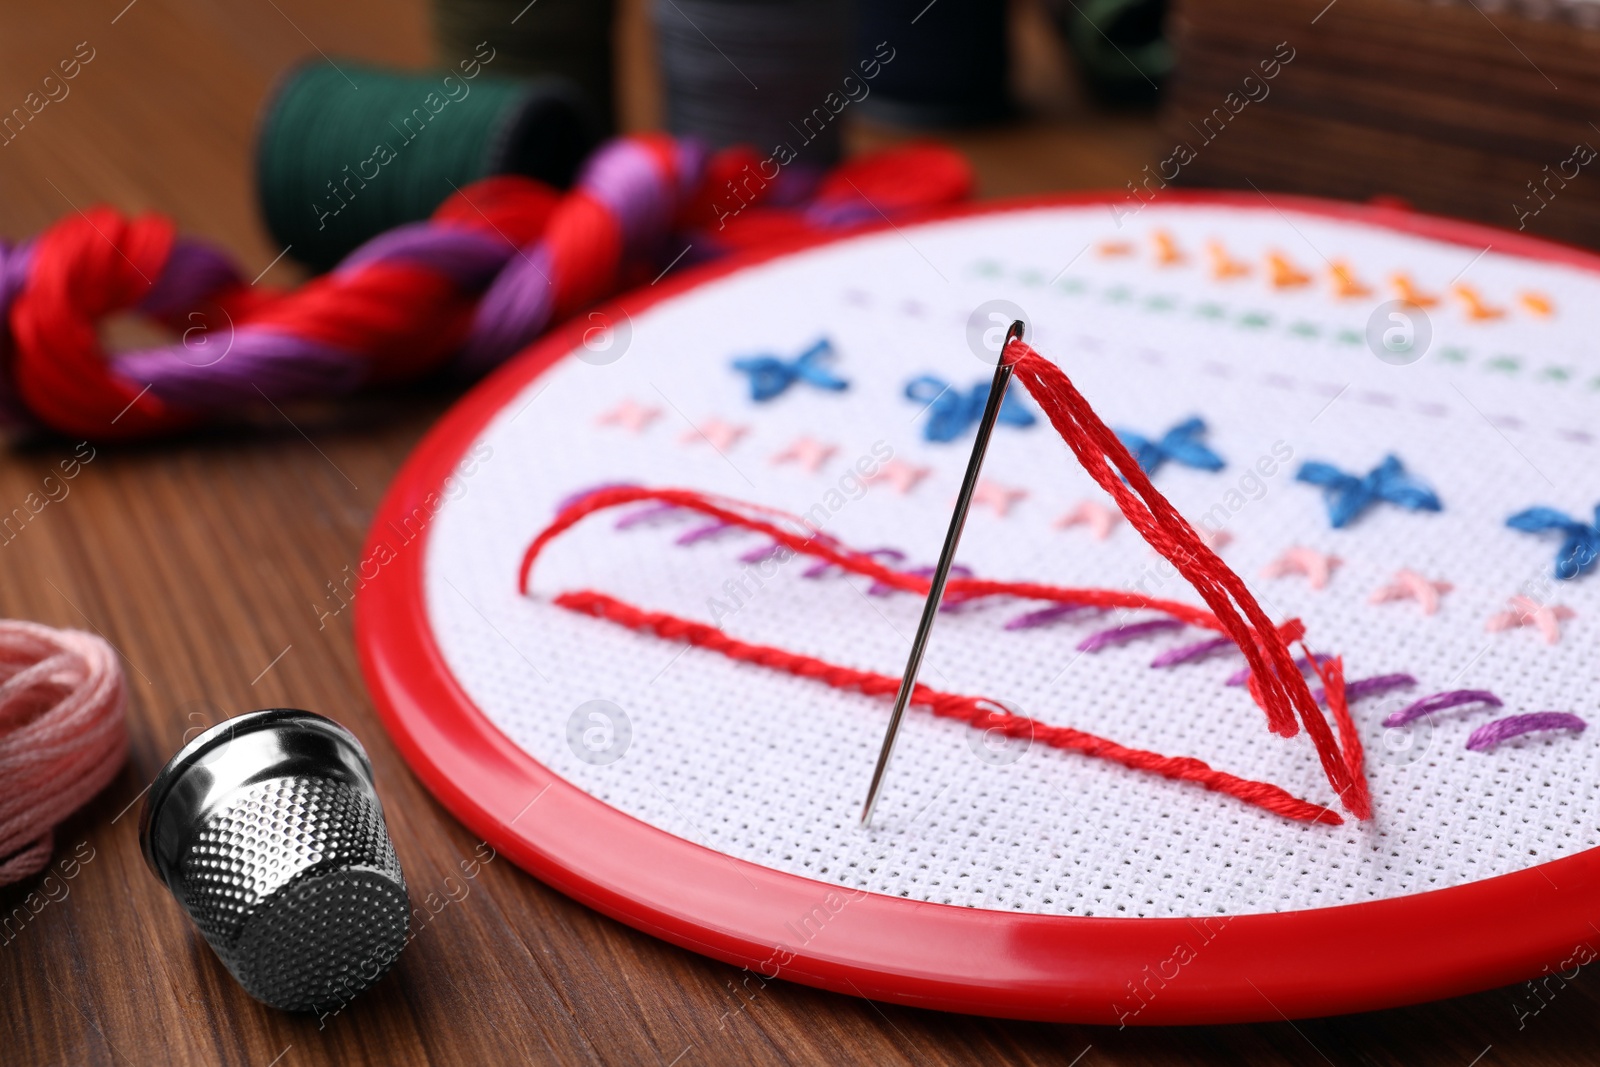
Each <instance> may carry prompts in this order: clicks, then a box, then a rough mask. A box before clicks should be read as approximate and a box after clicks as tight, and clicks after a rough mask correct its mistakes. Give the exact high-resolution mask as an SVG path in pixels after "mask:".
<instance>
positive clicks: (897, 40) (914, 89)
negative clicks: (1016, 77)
mask: <svg viewBox="0 0 1600 1067" xmlns="http://www.w3.org/2000/svg"><path fill="white" fill-rule="evenodd" d="M1006 7H1007V5H1006V4H1004V3H999V2H997V0H938V3H934V4H929V3H928V2H927V0H861V3H860V19H861V22H860V28H859V31H858V33H857V42H858V45H857V47H858V48H859V49H860V50H861V51H862V54H864V55H870V54H872V50H873V49H874V48H876V47H877V46H878V44H879V43H880V42H883V41H887V42H888V43H889V45H890V46H891V47H893V48H894V50H895V60H894V62H893V63H888V64H885V65H884V68H883V74H882V76H881V77H879V79H878V82H877V84H876V85H875V86H874V87H873V92H872V96H871V97H869V98H868V99H867V100H865V101H864V102H863V104H862V109H863V111H864V112H865V113H866V114H868V115H871V116H872V117H873V118H875V119H879V120H881V121H883V122H889V123H893V124H895V125H897V126H918V127H946V126H974V125H979V124H982V123H986V122H995V121H998V120H1001V119H1005V118H1007V117H1009V116H1010V115H1011V114H1012V111H1013V107H1012V103H1011V92H1010V88H1009V86H1008V84H1007V78H1008V76H1009V71H1010V65H1011V61H1010V46H1009V44H1008V42H1007V39H1006Z"/></svg>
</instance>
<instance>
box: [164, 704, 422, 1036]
mask: <svg viewBox="0 0 1600 1067" xmlns="http://www.w3.org/2000/svg"><path fill="white" fill-rule="evenodd" d="M139 845H140V847H141V848H142V849H143V850H144V858H145V860H146V862H148V863H149V864H150V869H151V870H153V871H155V873H156V877H158V878H160V879H161V880H162V881H163V882H165V883H166V885H167V888H168V889H170V890H171V891H172V895H173V896H175V897H177V899H178V903H180V904H181V905H183V909H184V910H185V911H186V912H188V914H189V917H190V918H191V919H193V920H194V923H195V925H196V926H198V927H199V928H200V932H201V933H202V934H204V935H205V939H206V941H207V942H208V943H209V944H210V945H211V948H212V950H213V951H215V952H216V954H217V956H218V958H219V959H221V960H222V962H223V963H224V964H225V965H226V966H227V968H228V970H229V971H231V972H232V973H233V976H234V977H235V978H237V979H238V980H239V984H240V985H242V986H244V988H245V991H246V992H248V993H249V994H250V995H251V996H253V997H255V998H256V999H257V1000H261V1001H264V1002H265V1003H267V1004H270V1005H272V1006H273V1007H277V1008H283V1009H285V1010H288V1011H330V1010H334V1009H336V1008H338V1007H340V1006H342V1005H343V1004H345V1003H346V1002H348V1001H349V1000H350V999H351V998H352V997H354V996H355V995H356V994H357V993H360V992H361V991H362V990H364V989H366V988H367V987H368V986H370V985H372V984H373V983H374V982H376V981H377V980H378V979H379V978H381V977H382V976H383V975H384V973H385V972H387V971H388V970H389V968H390V967H391V966H392V965H393V964H394V961H395V960H396V959H397V958H398V957H399V955H400V950H401V949H402V948H404V947H405V944H406V932H407V928H408V926H409V923H410V915H411V907H410V902H409V900H408V899H407V897H406V883H405V878H404V877H403V876H402V875H401V873H400V863H399V861H398V860H396V859H395V854H394V845H393V844H392V843H391V842H390V840H389V832H388V830H387V828H386V827H385V826H384V822H383V808H382V806H381V805H380V804H379V802H378V794H377V791H376V790H375V789H374V788H373V783H372V764H371V763H370V762H369V761H368V760H367V754H366V752H364V751H363V750H362V748H361V744H360V743H359V742H358V741H357V740H356V739H355V737H354V736H353V735H352V734H351V733H350V731H348V730H346V729H345V728H344V727H342V726H340V725H339V724H338V723H336V722H333V721H332V720H330V719H325V718H323V717H322V716H320V715H313V714H312V713H310V712H308V711H297V710H295V709H293V708H271V709H268V710H265V711H253V712H250V713H248V714H245V715H239V716H236V717H234V718H232V719H229V720H227V721H226V722H223V723H220V724H218V725H217V726H214V727H212V728H211V729H209V730H207V731H206V732H205V733H203V734H201V735H200V736H199V737H197V738H195V739H194V740H193V741H191V742H189V743H188V744H187V745H185V746H184V747H183V749H182V750H181V751H179V752H178V754H177V755H176V756H173V757H172V759H171V760H170V761H169V762H168V763H167V765H166V766H165V767H163V768H162V770H161V773H160V774H159V775H157V776H156V780H155V782H154V783H152V785H151V787H150V791H149V793H148V794H147V795H146V796H145V801H144V807H143V809H142V811H141V813H140V819H139Z"/></svg>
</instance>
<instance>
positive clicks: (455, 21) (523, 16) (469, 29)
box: [433, 0, 616, 132]
mask: <svg viewBox="0 0 1600 1067" xmlns="http://www.w3.org/2000/svg"><path fill="white" fill-rule="evenodd" d="M615 6H616V5H615V4H614V3H613V0H538V2H537V3H529V2H528V0H434V4H433V24H434V31H435V34H436V36H437V37H438V44H437V48H436V54H437V56H438V59H439V64H440V65H441V66H443V67H453V66H455V64H456V62H457V61H458V60H459V59H460V58H461V57H463V56H470V55H472V54H473V50H474V49H475V48H477V47H478V44H479V42H481V41H487V42H488V43H489V44H490V46H492V47H493V48H494V49H495V50H496V51H497V52H498V53H499V55H498V57H497V58H496V59H495V63H496V71H495V73H496V74H498V75H500V76H501V77H507V78H544V77H549V76H551V75H557V76H559V77H563V78H566V79H567V80H568V81H570V82H572V83H573V84H574V85H577V86H578V87H580V88H581V89H582V90H583V91H584V94H585V95H586V96H587V97H588V98H589V99H590V100H592V101H593V102H594V104H595V110H596V112H597V114H598V117H599V118H600V120H601V122H602V124H603V126H604V128H605V130H606V132H609V131H611V130H612V129H614V128H615V126H616V121H615V117H614V100H615V93H614V85H615V74H614V66H613V61H612V33H613V30H612V27H613V24H614V22H615Z"/></svg>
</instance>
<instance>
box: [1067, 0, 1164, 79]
mask: <svg viewBox="0 0 1600 1067" xmlns="http://www.w3.org/2000/svg"><path fill="white" fill-rule="evenodd" d="M1045 6H1046V8H1047V9H1048V11H1049V12H1050V16H1051V18H1053V19H1054V20H1055V23H1056V26H1057V27H1058V28H1059V29H1060V31H1061V35H1062V36H1063V37H1065V38H1066V41H1067V45H1068V47H1070V48H1071V49H1072V54H1073V56H1074V57H1075V58H1076V59H1077V61H1078V71H1079V74H1080V75H1081V76H1082V78H1083V81H1084V84H1086V85H1087V86H1088V87H1089V90H1090V92H1092V93H1094V95H1095V96H1096V97H1097V98H1099V99H1100V100H1101V101H1103V102H1105V103H1108V104H1153V103H1155V102H1156V98H1157V94H1158V93H1159V92H1160V87H1161V84H1162V83H1163V82H1164V81H1165V80H1166V78H1167V75H1169V74H1171V73H1172V61H1173V50H1172V45H1171V43H1170V42H1168V41H1167V39H1166V36H1165V33H1164V32H1163V30H1164V25H1165V23H1166V12H1167V4H1166V0H1047V2H1046V5H1045Z"/></svg>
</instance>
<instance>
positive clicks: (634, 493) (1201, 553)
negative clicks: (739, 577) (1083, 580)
mask: <svg viewBox="0 0 1600 1067" xmlns="http://www.w3.org/2000/svg"><path fill="white" fill-rule="evenodd" d="M1006 351H1007V354H1008V355H1009V354H1010V353H1012V352H1016V353H1018V355H1017V358H1016V359H1015V366H1016V377H1017V378H1018V380H1020V381H1021V382H1022V383H1023V385H1024V386H1025V387H1026V388H1027V389H1028V391H1029V392H1030V393H1031V394H1032V395H1033V397H1034V399H1035V400H1036V401H1038V403H1039V405H1040V407H1042V408H1043V409H1044V411H1045V414H1046V415H1047V416H1048V418H1049V419H1050V423H1051V425H1052V426H1054V427H1055V428H1056V431H1057V432H1058V433H1059V434H1060V435H1061V437H1062V440H1064V441H1065V442H1066V443H1067V445H1068V446H1069V447H1070V448H1071V449H1072V452H1073V454H1074V455H1075V456H1076V457H1077V458H1078V462H1079V463H1080V464H1082V466H1083V468H1084V469H1085V470H1086V471H1088V472H1089V474H1090V476H1091V477H1093V478H1094V479H1095V481H1096V482H1098V483H1099V485H1100V486H1101V488H1103V489H1105V491H1106V492H1108V493H1110V494H1111V496H1112V498H1113V499H1114V500H1115V501H1116V502H1117V506H1118V508H1120V509H1121V511H1122V513H1123V515H1124V516H1126V517H1127V519H1128V521H1129V522H1130V523H1131V524H1132V525H1133V526H1134V528H1135V529H1137V530H1138V531H1139V533H1140V535H1141V536H1143V537H1144V539H1145V541H1147V542H1148V543H1149V544H1150V546H1151V547H1152V548H1154V549H1156V550H1157V551H1158V552H1160V553H1161V554H1162V555H1163V556H1165V557H1166V558H1167V559H1168V560H1169V561H1170V562H1171V563H1172V564H1173V565H1174V566H1175V567H1176V568H1177V569H1178V571H1179V573H1180V574H1182V575H1183V577H1184V578H1185V580H1187V581H1188V582H1189V584H1190V585H1191V586H1193V587H1194V589H1195V591H1196V592H1198V593H1199V594H1200V596H1201V597H1202V598H1203V599H1204V600H1205V602H1206V603H1207V605H1209V606H1210V608H1211V611H1210V612H1206V611H1204V610H1202V609H1200V608H1197V607H1195V606H1193V605H1189V604H1183V603H1179V602H1177V601H1172V600H1161V599H1157V598H1153V597H1147V596H1144V595H1142V594H1139V593H1132V592H1123V591H1118V590H1112V589H1085V588H1071V587H1063V586H1054V585H1046V584H1043V583H1036V582H1002V581H995V580H991V579H981V578H952V579H951V580H950V582H949V584H948V585H947V586H946V595H947V596H948V597H950V598H951V599H961V600H967V599H972V598H975V597H982V596H1001V595H1004V596H1017V597H1023V598H1027V599H1034V600H1044V601H1054V602H1057V603H1065V604H1084V605H1089V606H1092V607H1122V608H1136V609H1141V608H1142V609H1147V610H1152V611H1159V612H1162V613H1164V614H1166V615H1168V616H1170V617H1172V618H1175V619H1179V620H1181V621H1183V622H1185V623H1188V624H1190V625H1193V626H1199V627H1204V628H1206V629H1209V630H1217V631H1220V632H1222V633H1225V634H1226V635H1227V636H1228V637H1230V638H1231V639H1232V640H1233V642H1234V644H1236V645H1237V646H1238V647H1239V650H1240V651H1241V652H1242V653H1243V654H1244V656H1245V658H1246V660H1247V661H1248V663H1249V668H1250V693H1251V695H1252V697H1253V698H1254V699H1255V701H1256V703H1257V704H1258V705H1260V707H1261V708H1262V710H1263V711H1264V712H1265V713H1266V716H1267V724H1268V726H1269V727H1270V728H1271V729H1272V731H1273V732H1274V733H1277V734H1280V735H1282V736H1284V737H1292V736H1294V735H1295V734H1296V733H1297V732H1298V725H1297V722H1296V719H1297V718H1298V720H1299V723H1302V724H1304V726H1305V729H1306V732H1307V733H1308V734H1309V735H1310V737H1311V741H1312V744H1313V745H1314V747H1315V748H1316V750H1317V758H1318V759H1319V761H1320V762H1321V764H1322V770H1323V773H1324V775H1326V776H1327V779H1328V783H1329V785H1331V786H1332V787H1333V789H1334V791H1335V793H1337V794H1338V796H1339V798H1340V800H1341V801H1342V802H1343V803H1344V805H1345V807H1346V808H1348V809H1349V811H1350V812H1351V814H1353V815H1355V816H1356V818H1358V819H1366V818H1369V817H1370V816H1371V814H1372V801H1371V795H1370V793H1369V791H1368V788H1367V782H1366V777H1365V774H1364V773H1363V770H1362V768H1363V765H1364V761H1365V758H1364V755H1363V753H1362V748H1361V739H1360V737H1359V735H1358V734H1357V732H1356V730H1355V727H1354V723H1353V722H1352V721H1351V719H1350V716H1349V709H1348V706H1347V704H1346V701H1345V699H1344V692H1343V689H1344V687H1343V678H1344V675H1343V665H1342V664H1341V663H1339V662H1337V661H1335V662H1334V663H1332V664H1330V665H1328V666H1327V673H1326V674H1323V685H1324V688H1326V689H1327V690H1328V691H1329V694H1330V696H1329V709H1330V711H1331V713H1332V714H1333V716H1334V719H1335V723H1336V724H1337V726H1338V729H1339V738H1338V739H1336V738H1335V737H1334V733H1333V730H1332V729H1330V728H1329V726H1328V721H1327V719H1326V718H1325V717H1324V715H1323V712H1322V709H1321V708H1320V707H1318V705H1317V702H1316V701H1315V700H1314V699H1313V698H1312V695H1311V690H1310V687H1309V686H1308V685H1307V684H1306V680H1305V678H1304V676H1303V675H1302V674H1301V672H1300V669H1299V668H1298V667H1297V666H1296V665H1295V662H1294V657H1293V655H1292V654H1291V653H1290V651H1289V642H1291V641H1296V640H1299V639H1301V638H1302V636H1303V635H1304V633H1305V627H1304V625H1303V624H1302V623H1301V622H1300V621H1299V620H1298V619H1290V620H1288V621H1287V622H1285V623H1284V624H1283V625H1282V626H1281V627H1278V626H1274V625H1273V623H1272V621H1271V620H1270V619H1268V617H1267V615H1266V613H1265V612H1264V611H1263V610H1262V609H1261V605H1260V604H1258V603H1257V602H1256V600H1255V598H1254V597H1253V596H1252V595H1251V594H1250V591H1249V589H1248V588H1247V587H1246V586H1245V584H1244V582H1243V580H1242V579H1240V578H1239V576H1238V575H1237V574H1235V573H1234V572H1233V571H1232V570H1231V569H1230V568H1229V567H1228V565H1227V564H1226V563H1224V562H1223V561H1222V560H1221V558H1219V557H1218V556H1217V555H1216V553H1214V552H1212V551H1211V549H1210V548H1208V547H1207V546H1206V545H1205V543H1204V542H1203V541H1201V540H1200V538H1199V536H1198V535H1197V534H1196V533H1195V532H1194V529H1193V528H1192V527H1191V526H1190V525H1189V523H1188V522H1187V521H1186V520H1185V519H1184V518H1183V516H1182V515H1180V514H1178V512H1177V510H1176V509H1175V508H1173V507H1172V505H1171V504H1170V503H1169V502H1168V501H1167V499H1166V498H1165V497H1164V496H1162V495H1161V493H1160V492H1158V491H1157V490H1156V488H1155V486H1154V485H1152V484H1151V483H1150V479H1149V478H1148V477H1147V476H1146V475H1145V473H1144V471H1143V470H1142V469H1141V468H1140V467H1139V464H1138V462H1137V461H1136V460H1135V459H1134V458H1133V456H1132V455H1131V454H1130V453H1129V452H1128V450H1127V448H1126V447H1125V446H1124V445H1123V444H1122V442H1121V441H1120V440H1119V439H1118V438H1117V436H1116V434H1115V433H1113V432H1112V430H1111V429H1110V428H1109V427H1108V426H1106V424H1105V423H1104V422H1102V421H1101V420H1100V418H1099V416H1097V415H1096V414H1095V413H1094V411H1093V410H1092V409H1091V408H1090V407H1089V403H1088V401H1087V400H1085V399H1084V397H1083V395H1082V394H1081V393H1079V392H1078V390H1077V388H1076V387H1075V386H1073V384H1072V382H1071V381H1070V380H1069V379H1068V378H1067V376H1066V374H1064V373H1063V372H1062V371H1061V370H1060V368H1058V367H1056V366H1055V365H1054V364H1052V363H1050V362H1049V361H1048V360H1046V359H1045V358H1044V357H1043V356H1040V355H1039V354H1038V353H1037V352H1035V351H1034V350H1033V349H1032V348H1029V347H1028V346H1027V345H1025V344H1023V343H1022V342H1020V341H1016V342H1013V343H1012V347H1008V348H1007V350H1006ZM640 500H654V501H658V502H661V503H666V504H673V505H676V506H678V507H683V508H688V509H690V510H694V511H699V512H701V513H703V514H705V515H708V516H711V517H713V518H715V519H718V520H720V521H722V522H726V523H729V524H731V525H735V526H740V527H743V528H745V529H750V530H755V531H758V532H760V533H763V534H765V535H767V536H768V537H771V538H772V539H773V540H774V541H776V542H778V543H780V544H783V545H785V546H787V547H789V548H791V549H793V550H794V551H796V552H800V553H804V554H806V555H809V556H813V557H816V558H819V559H823V560H826V561H828V562H829V563H833V564H835V565H837V566H839V567H841V568H843V569H845V570H848V571H851V572H853V573H855V574H860V575H863V576H866V577H869V578H872V579H874V580H876V581H878V582H881V583H883V584H884V585H886V586H888V587H890V588H892V589H898V590H902V591H904V592H909V593H917V594H921V595H926V594H927V592H928V588H929V580H928V578H927V577H925V576H922V575H914V574H907V573H903V572H900V571H896V570H892V569H890V568H889V567H886V566H884V565H883V564H882V563H880V562H878V560H876V559H874V558H873V557H872V556H870V555H868V554H866V553H863V552H859V551H856V550H854V549H851V548H848V547H846V546H844V545H840V544H838V543H837V542H835V541H833V540H832V539H830V538H826V537H824V536H823V535H821V533H820V531H816V532H809V531H808V533H804V534H802V533H798V532H796V531H797V530H799V529H807V527H806V524H805V522H804V521H803V520H802V519H800V518H798V517H796V516H793V515H789V514H787V513H785V512H782V511H779V510H777V509H775V508H769V507H764V506H761V505H757V504H751V503H748V502H741V501H737V500H733V499H730V498H726V497H715V496H710V495H708V494H704V493H700V492H696V491H694V490H689V489H648V488H642V487H631V486H624V487H616V488H611V489H602V490H599V491H597V492H594V493H591V494H589V495H587V496H585V497H583V498H581V499H580V500H578V501H576V502H574V503H573V504H571V505H569V506H568V507H567V508H566V509H564V510H563V511H562V512H561V513H560V514H559V515H557V516H556V518H555V520H554V521H553V522H551V524H550V525H549V526H547V527H545V529H544V530H542V531H540V533H539V534H538V536H536V537H535V538H534V540H533V542H532V543H531V544H529V546H528V548H527V550H526V552H524V554H523V558H522V564H521V567H520V569H519V572H518V586H519V588H520V589H521V591H522V592H523V593H524V594H526V593H527V592H528V588H529V581H530V579H531V577H532V572H533V566H534V563H535V562H536V561H537V560H538V557H539V555H540V553H542V552H543V551H544V549H545V547H546V546H547V545H548V544H549V543H550V542H551V541H552V540H554V539H555V538H556V537H558V536H560V535H561V534H562V533H563V532H564V531H566V530H567V529H570V528H571V527H572V526H573V525H575V524H576V523H578V522H579V521H581V520H582V519H583V518H584V517H585V516H587V515H590V514H593V513H594V512H596V511H600V510H602V509H605V508H612V507H618V506H620V505H623V504H628V503H633V502H635V501H640ZM735 509H740V510H735ZM771 520H781V521H783V522H785V523H787V524H789V525H788V527H785V526H780V525H778V524H777V523H776V522H775V521H771ZM1319 674H1322V672H1319ZM1335 682H1336V683H1337V684H1335ZM1335 689H1337V690H1338V695H1337V699H1335V697H1334V695H1333V694H1334V690H1335ZM1341 741H1342V742H1343V745H1342V747H1341ZM1157 758H1160V757H1157Z"/></svg>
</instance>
